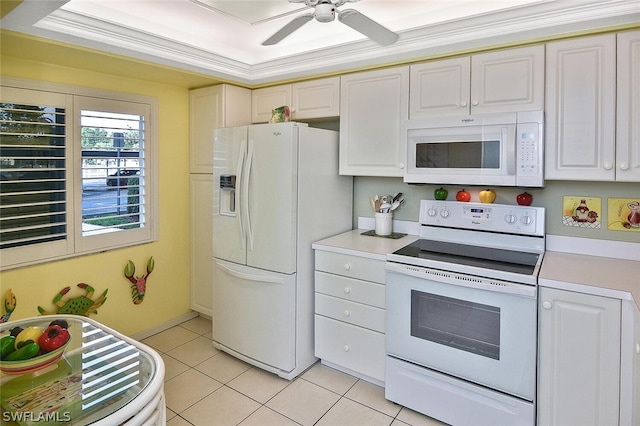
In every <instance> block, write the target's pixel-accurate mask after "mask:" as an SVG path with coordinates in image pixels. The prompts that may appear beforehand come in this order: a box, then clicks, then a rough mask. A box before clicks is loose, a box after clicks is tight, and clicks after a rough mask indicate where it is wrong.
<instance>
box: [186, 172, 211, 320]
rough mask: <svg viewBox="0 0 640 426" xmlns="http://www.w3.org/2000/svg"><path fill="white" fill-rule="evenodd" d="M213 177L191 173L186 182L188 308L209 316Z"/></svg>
mask: <svg viewBox="0 0 640 426" xmlns="http://www.w3.org/2000/svg"><path fill="white" fill-rule="evenodd" d="M213 185H214V183H213V175H210V174H192V175H191V177H190V182H189V192H190V194H189V195H190V197H189V200H190V206H189V212H190V216H191V217H190V222H191V225H190V227H189V234H190V238H189V244H190V253H191V255H190V262H191V265H190V267H191V309H193V310H194V311H197V312H200V313H203V314H205V315H209V316H212V315H213V312H212V305H213V242H212V239H211V236H212V235H213V230H212V225H213Z"/></svg>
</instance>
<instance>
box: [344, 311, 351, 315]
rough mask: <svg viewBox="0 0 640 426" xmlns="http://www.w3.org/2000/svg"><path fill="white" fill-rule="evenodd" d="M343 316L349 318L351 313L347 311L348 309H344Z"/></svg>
mask: <svg viewBox="0 0 640 426" xmlns="http://www.w3.org/2000/svg"><path fill="white" fill-rule="evenodd" d="M344 316H345V317H350V316H351V311H350V310H348V309H345V310H344Z"/></svg>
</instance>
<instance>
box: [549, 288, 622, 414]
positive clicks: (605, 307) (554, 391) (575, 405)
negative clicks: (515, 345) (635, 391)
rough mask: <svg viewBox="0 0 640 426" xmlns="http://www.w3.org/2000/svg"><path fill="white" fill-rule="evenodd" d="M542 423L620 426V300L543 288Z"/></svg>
mask: <svg viewBox="0 0 640 426" xmlns="http://www.w3.org/2000/svg"><path fill="white" fill-rule="evenodd" d="M540 304H541V309H540V318H539V321H538V326H539V330H538V333H539V342H538V345H539V360H538V364H539V371H538V424H540V425H581V426H588V425H593V426H599V425H617V424H618V418H619V401H620V393H619V390H620V313H621V302H620V300H616V299H610V298H606V297H600V296H592V295H588V294H583V293H574V292H569V291H564V290H556V289H550V288H545V287H540Z"/></svg>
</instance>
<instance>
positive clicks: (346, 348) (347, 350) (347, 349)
mask: <svg viewBox="0 0 640 426" xmlns="http://www.w3.org/2000/svg"><path fill="white" fill-rule="evenodd" d="M343 349H344V351H345V352H349V351H350V350H351V348H350V347H349V345H344V348H343Z"/></svg>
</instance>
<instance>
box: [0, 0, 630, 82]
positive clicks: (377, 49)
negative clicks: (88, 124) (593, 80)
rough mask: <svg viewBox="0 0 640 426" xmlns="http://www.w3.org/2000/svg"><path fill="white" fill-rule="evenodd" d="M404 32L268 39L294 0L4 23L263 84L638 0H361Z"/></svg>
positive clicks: (577, 20)
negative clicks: (390, 39) (388, 38)
mask: <svg viewBox="0 0 640 426" xmlns="http://www.w3.org/2000/svg"><path fill="white" fill-rule="evenodd" d="M339 9H340V10H344V9H356V10H358V11H359V12H361V13H363V14H365V15H366V16H368V17H370V18H371V19H373V20H375V21H377V22H379V23H381V24H382V25H384V26H385V27H387V28H389V29H390V30H392V31H395V32H397V33H398V34H399V35H400V38H399V40H398V41H397V42H396V43H394V44H393V45H391V46H379V45H377V44H376V43H374V42H372V41H371V40H368V39H367V38H366V37H364V36H363V35H361V34H360V33H358V32H356V31H354V30H353V29H351V28H349V27H347V26H346V25H343V24H341V23H340V22H338V21H337V20H336V21H334V22H329V23H320V22H316V21H310V22H309V23H308V24H306V25H304V26H303V27H302V28H300V29H299V30H297V31H296V32H294V33H293V34H291V35H290V36H289V37H287V38H285V39H284V40H283V41H281V42H280V43H278V44H277V45H274V46H262V45H261V43H262V42H263V41H264V40H265V39H266V38H268V37H269V36H270V35H272V34H273V33H275V32H276V31H277V30H278V29H280V28H281V27H282V26H284V25H285V24H286V23H288V22H289V21H290V20H292V19H293V18H294V17H295V16H298V15H300V14H304V13H309V12H311V9H309V8H307V7H305V6H304V5H303V4H300V3H289V2H288V1H287V0H262V1H250V0H234V1H214V0H108V1H105V0H48V1H46V2H43V1H42V0H24V1H23V2H22V3H21V4H20V5H19V6H18V7H17V8H15V9H14V10H13V11H11V12H10V13H8V14H7V15H6V16H4V17H3V19H2V22H1V23H0V25H1V26H2V28H5V29H9V30H13V31H18V32H22V33H27V34H32V35H36V36H41V37H45V38H49V39H54V40H58V41H63V42H67V43H71V44H75V45H80V46H83V47H89V48H93V49H97V50H102V51H106V52H110V53H115V54H120V55H124V56H128V57H134V58H138V59H142V60H147V61H151V62H155V63H160V64H164V65H169V66H172V67H176V68H179V69H184V70H189V71H195V72H198V73H202V74H204V75H209V76H212V77H216V78H220V79H225V80H231V81H237V82H239V83H244V84H248V85H260V84H266V83H269V82H275V81H279V80H285V79H292V78H300V77H303V76H308V75H317V74H323V73H333V72H344V71H346V70H350V69H357V68H364V67H371V66H376V65H382V64H388V63H396V62H404V61H409V60H415V59H420V58H427V57H430V56H438V55H443V54H446V53H448V52H461V51H465V50H473V49H481V48H483V47H493V46H501V45H509V44H515V43H519V42H524V41H528V40H532V39H536V38H549V37H554V36H556V35H559V34H560V35H562V34H572V33H576V32H584V31H591V30H594V29H604V28H611V27H620V26H622V25H633V24H634V23H635V24H639V23H640V3H639V2H638V1H637V0H608V1H590V0H581V1H578V0H542V1H541V0H486V1H484V0H408V1H402V0H361V1H358V2H354V3H347V4H345V5H344V6H341V7H340V8H339Z"/></svg>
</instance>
